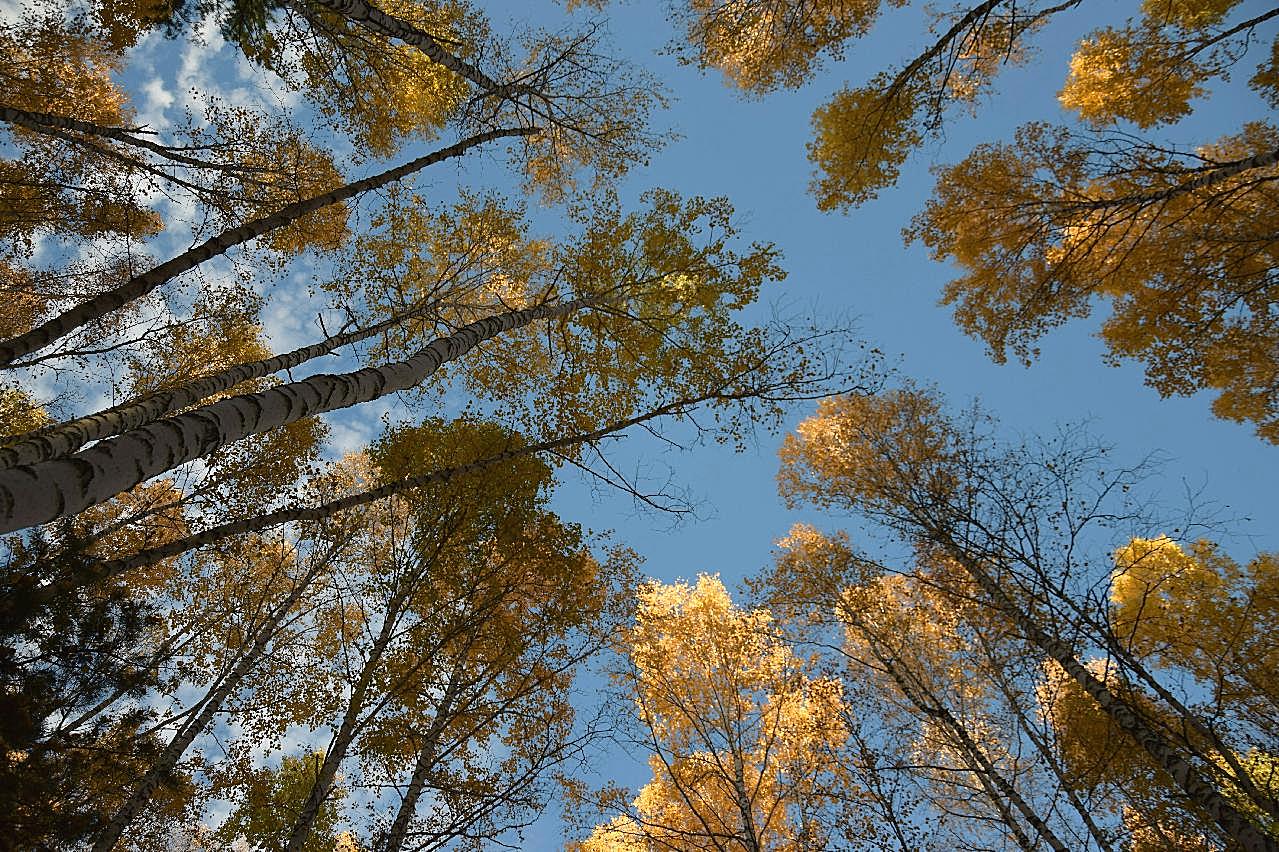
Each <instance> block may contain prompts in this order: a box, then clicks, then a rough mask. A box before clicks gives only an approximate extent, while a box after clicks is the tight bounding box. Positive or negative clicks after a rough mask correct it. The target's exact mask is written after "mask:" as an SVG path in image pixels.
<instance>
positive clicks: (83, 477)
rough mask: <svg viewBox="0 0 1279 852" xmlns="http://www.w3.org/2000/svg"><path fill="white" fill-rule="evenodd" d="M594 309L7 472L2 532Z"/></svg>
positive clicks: (581, 302)
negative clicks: (512, 335) (503, 338)
mask: <svg viewBox="0 0 1279 852" xmlns="http://www.w3.org/2000/svg"><path fill="white" fill-rule="evenodd" d="M594 303H595V300H593V299H574V300H572V301H569V302H565V303H564V304H562V305H540V306H538V307H535V308H526V309H525V310H521V311H510V312H508V313H505V314H500V315H498V316H494V317H488V318H486V319H483V320H479V321H477V322H473V323H470V324H469V325H466V326H463V327H462V328H461V329H459V330H458V331H457V333H455V334H453V335H450V336H449V337H444V338H440V339H438V340H436V341H434V342H432V343H431V344H429V345H428V346H426V347H425V348H423V349H422V350H420V351H419V352H417V353H416V354H415V355H413V357H411V358H409V359H408V360H405V361H399V362H396V363H392V364H385V365H383V366H380V367H369V368H366V369H363V370H357V371H355V372H353V373H344V374H341V375H319V376H312V377H310V378H308V379H305V380H302V381H298V382H291V383H289V384H285V385H280V386H279V387H274V388H271V389H269V390H265V391H262V392H261V393H255V394H247V395H244V396H236V397H231V398H230V399H224V400H220V401H219V402H216V403H214V404H212V405H209V406H205V407H202V408H199V409H196V410H194V411H188V412H186V413H184V414H179V415H177V416H175V417H170V418H167V419H164V420H160V421H158V422H156V423H152V424H150V425H147V426H144V427H142V428H140V429H134V430H132V431H130V432H127V433H125V434H123V435H120V436H118V437H115V438H111V439H109V440H106V441H102V442H100V443H98V444H95V445H94V446H92V447H90V448H89V449H87V450H83V451H81V452H79V453H76V454H75V455H73V456H71V457H69V458H66V459H57V460H54V461H47V462H41V463H39V464H35V465H24V466H20V467H15V468H10V469H9V470H5V471H0V532H12V531H13V530H18V529H22V528H23V527H29V526H33V525H35V524H42V523H46V522H48V521H52V520H56V519H58V518H62V517H66V516H69V515H74V514H76V513H77V512H81V511H83V510H85V509H87V508H89V507H90V506H95V505H97V504H98V503H102V502H104V501H106V500H109V499H111V498H112V497H114V496H116V495H117V494H120V493H122V492H124V491H127V490H128V489H130V488H132V487H133V486H135V485H137V484H138V483H140V482H144V481H146V480H147V479H150V478H151V477H153V476H157V475H159V474H161V473H164V472H166V471H169V470H173V469H174V468H175V467H178V466H179V465H182V464H185V463H187V462H189V461H194V460H195V459H199V458H204V457H205V456H207V455H209V454H210V453H212V452H214V451H215V450H218V449H220V448H222V447H225V446H229V445H231V444H233V443H235V442H236V441H239V440H241V439H243V438H247V437H249V436H250V435H256V434H260V433H262V432H266V431H269V430H271V429H275V428H277V427H280V426H284V425H286V424H289V423H293V422H296V421H298V420H301V419H303V418H304V417H310V416H312V415H315V414H322V413H324V412H326V411H336V410H338V409H342V408H348V407H350V406H352V405H358V404H359V403H362V402H368V401H370V400H374V399H378V398H380V397H383V396H386V395H387V394H391V393H395V392H396V391H401V390H407V389H409V388H411V387H414V386H416V385H418V384H419V383H420V382H421V381H422V380H423V379H425V378H426V377H427V376H429V375H430V374H431V373H433V372H435V371H436V370H438V369H439V368H440V366H442V365H443V364H446V363H448V362H450V361H453V360H456V359H457V358H460V357H462V356H463V355H465V354H466V353H467V352H469V351H470V350H471V349H473V348H475V347H476V346H477V345H479V344H480V343H482V342H483V341H485V340H488V339H490V338H492V337H495V336H496V335H498V334H502V333H503V332H506V331H510V330H512V329H516V328H520V327H521V326H525V325H528V324H529V323H531V322H534V321H535V320H539V319H547V318H553V317H561V316H567V315H568V314H571V313H573V312H575V311H577V310H580V309H582V308H585V307H587V306H589V305H591V304H594Z"/></svg>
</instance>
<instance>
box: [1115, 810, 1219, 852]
mask: <svg viewBox="0 0 1279 852" xmlns="http://www.w3.org/2000/svg"><path fill="white" fill-rule="evenodd" d="M1123 822H1124V829H1125V830H1126V831H1127V832H1128V846H1127V848H1128V849H1129V850H1130V852H1216V850H1217V849H1218V848H1219V847H1218V846H1217V844H1215V843H1213V842H1212V841H1211V840H1210V839H1208V838H1207V837H1205V836H1204V835H1202V834H1187V833H1185V832H1182V831H1180V830H1178V829H1177V828H1175V827H1173V826H1170V825H1160V824H1159V820H1157V819H1151V818H1150V816H1149V815H1147V814H1144V813H1142V812H1141V811H1140V810H1138V809H1136V808H1133V807H1130V806H1128V805H1124V808H1123Z"/></svg>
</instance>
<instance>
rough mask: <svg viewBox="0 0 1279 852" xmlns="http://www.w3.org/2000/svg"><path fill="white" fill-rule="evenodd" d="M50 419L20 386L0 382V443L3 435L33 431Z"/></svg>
mask: <svg viewBox="0 0 1279 852" xmlns="http://www.w3.org/2000/svg"><path fill="white" fill-rule="evenodd" d="M50 421H51V418H50V417H49V414H48V412H46V411H45V410H44V406H42V405H41V404H40V403H39V402H37V401H36V400H35V399H34V398H33V397H32V396H31V395H30V394H29V393H27V392H26V391H25V390H23V389H22V388H21V387H19V386H17V385H11V384H0V444H3V443H4V438H5V436H9V435H22V434H24V433H26V432H31V431H34V430H36V429H39V428H40V427H41V426H47V425H48V424H49V423H50Z"/></svg>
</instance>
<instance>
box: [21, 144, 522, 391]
mask: <svg viewBox="0 0 1279 852" xmlns="http://www.w3.org/2000/svg"><path fill="white" fill-rule="evenodd" d="M538 132H540V131H539V129H538V128H533V127H517V128H506V129H501V130H489V131H486V132H484V133H478V134H476V135H474V136H471V137H468V138H466V139H463V140H462V141H461V142H458V143H457V144H456V145H450V146H449V147H447V148H441V149H440V150H438V151H434V152H432V153H430V154H426V155H425V156H422V157H418V158H417V159H415V160H410V161H409V162H407V163H405V164H403V165H401V166H396V167H395V168H393V169H388V170H387V171H384V172H381V173H380V174H376V175H373V176H371V177H367V178H364V179H363V180H357V181H355V182H354V183H349V184H347V185H345V186H342V187H338V188H337V189H335V190H332V191H331V192H325V193H321V194H320V195H316V196H313V197H312V198H307V199H304V200H302V201H296V202H294V203H292V204H289V205H287V206H286V207H284V208H282V209H280V210H278V211H276V212H275V213H271V214H269V215H267V216H262V217H260V218H257V219H254V220H252V221H249V222H245V223H244V224H242V225H238V226H236V227H234V228H230V229H228V230H226V231H223V232H222V233H220V234H218V235H217V236H215V237H211V238H210V239H208V240H206V241H204V242H203V243H201V244H200V245H198V246H195V247H193V248H190V249H188V250H186V251H184V252H182V254H180V255H178V256H177V257H174V258H172V259H170V260H167V261H165V262H164V263H161V264H160V265H159V266H155V267H152V268H151V269H149V270H148V271H146V272H144V273H142V274H141V275H135V276H134V277H133V278H130V279H129V280H128V281H126V282H125V283H124V284H121V285H120V286H119V287H116V288H114V289H111V290H108V291H107V292H105V293H102V294H100V295H97V296H94V297H93V298H92V299H89V300H88V301H86V302H83V303H81V304H79V305H76V306H75V307H74V308H71V309H70V310H67V311H65V312H63V313H61V314H59V315H58V316H56V317H54V318H52V319H50V320H47V321H46V322H44V323H41V324H40V325H38V326H36V327H35V328H33V329H32V330H31V331H28V332H26V333H25V334H20V335H18V336H17V337H14V338H11V339H9V340H5V341H2V342H0V367H6V366H9V365H12V364H13V362H14V361H16V360H17V359H19V358H21V357H22V356H24V355H30V354H31V353H32V352H35V351H37V350H39V349H43V348H44V347H46V346H48V345H49V344H51V343H53V342H55V341H57V340H59V339H61V338H63V337H65V336H67V335H68V334H70V333H71V332H73V331H75V330H76V329H78V328H81V327H83V326H85V325H88V324H89V323H91V322H93V321H94V320H97V319H100V318H101V317H104V316H106V315H107V314H109V313H111V312H112V311H116V310H119V309H120V308H122V307H124V306H125V305H127V304H129V303H130V302H133V301H135V300H137V299H140V298H142V297H143V296H145V295H146V294H148V293H150V292H151V291H152V290H154V289H155V288H157V287H159V286H160V285H161V284H164V283H165V282H166V281H170V280H172V279H173V278H175V277H177V276H178V275H181V274H182V273H184V272H188V271H190V270H192V269H194V268H195V267H197V266H199V265H200V264H202V263H204V262H206V261H208V260H209V259H211V258H214V257H217V256H219V255H222V254H225V253H226V252H227V251H228V250H229V249H231V248H233V247H235V246H237V245H240V244H241V243H246V242H248V241H249V240H253V239H257V238H258V237H261V236H264V235H266V234H269V233H271V232H272V231H274V230H277V229H279V228H283V227H285V226H286V225H289V224H291V223H293V222H296V221H297V220H298V219H300V218H302V217H303V216H305V215H307V214H308V213H314V212H315V211H316V210H320V209H321V208H324V207H327V206H329V205H330V204H337V203H338V202H340V201H345V200H347V199H348V198H353V197H355V196H356V195H359V194H360V193H362V192H367V191H368V190H371V189H377V188H378V187H381V186H385V185H387V184H389V183H393V182H394V181H397V180H400V179H401V178H404V177H408V176H409V175H411V174H413V173H414V172H417V171H421V170H422V169H424V168H426V167H427V166H430V165H434V164H435V163H439V162H441V161H443V160H448V159H451V158H453V157H460V156H462V155H463V154H465V153H466V152H467V151H469V150H471V149H472V148H474V147H476V146H477V145H481V144H483V143H485V142H491V141H492V140H494V139H502V138H506V137H512V136H530V135H534V134H536V133H538Z"/></svg>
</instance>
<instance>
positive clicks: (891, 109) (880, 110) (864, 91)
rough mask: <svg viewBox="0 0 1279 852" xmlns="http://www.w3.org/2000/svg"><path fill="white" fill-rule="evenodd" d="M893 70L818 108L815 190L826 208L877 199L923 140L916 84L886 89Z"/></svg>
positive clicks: (811, 152) (812, 147) (812, 149)
mask: <svg viewBox="0 0 1279 852" xmlns="http://www.w3.org/2000/svg"><path fill="white" fill-rule="evenodd" d="M889 86H890V80H889V77H888V75H886V74H880V75H879V76H877V77H876V78H875V79H874V80H872V81H871V83H870V85H869V86H866V87H863V88H858V89H844V90H842V91H840V92H837V93H836V94H835V96H834V97H833V98H831V100H830V101H829V102H828V103H827V104H825V105H824V106H822V107H819V108H818V109H817V111H816V112H815V113H813V130H814V139H813V141H812V142H810V143H809V146H808V158H809V159H810V160H812V161H813V163H814V164H815V165H816V166H817V169H818V172H817V174H816V175H814V177H813V181H812V184H811V185H810V186H811V191H812V193H813V195H814V196H815V197H816V199H817V206H818V208H820V209H822V210H834V209H846V208H849V207H856V206H858V205H860V204H864V203H865V202H867V201H870V200H871V199H873V198H875V197H876V196H877V195H878V194H879V191H880V190H881V189H884V188H886V187H889V186H892V185H893V184H894V183H896V181H897V176H898V174H899V173H900V169H901V165H902V163H904V162H905V161H906V158H907V157H909V156H910V154H911V152H912V151H914V150H915V148H916V147H917V146H918V145H919V143H920V142H921V141H922V140H923V133H922V129H921V128H920V126H919V124H918V121H917V118H916V111H917V104H916V98H917V97H918V93H917V91H916V90H915V89H914V88H910V87H906V86H902V87H901V88H899V89H898V90H897V91H896V92H891V91H890V92H886V91H885V90H886V89H887V88H888V87H889Z"/></svg>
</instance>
